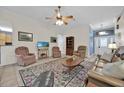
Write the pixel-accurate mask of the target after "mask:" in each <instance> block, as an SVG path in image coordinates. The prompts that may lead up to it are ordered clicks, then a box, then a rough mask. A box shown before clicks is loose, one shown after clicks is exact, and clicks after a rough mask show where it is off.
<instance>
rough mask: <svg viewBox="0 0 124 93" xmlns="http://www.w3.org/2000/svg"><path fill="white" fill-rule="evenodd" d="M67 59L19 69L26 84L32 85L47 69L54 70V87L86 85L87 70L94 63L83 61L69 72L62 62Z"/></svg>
mask: <svg viewBox="0 0 124 93" xmlns="http://www.w3.org/2000/svg"><path fill="white" fill-rule="evenodd" d="M66 59H67V58H61V59H57V60H55V61H51V62H48V63H44V64H40V65H36V66H32V67H29V68H25V69H22V70H19V73H20V76H21V78H22V80H23V83H24V86H28V87H30V86H32V85H33V83H34V81H35V80H36V79H37V77H38V76H39V75H40V74H41V73H43V72H45V71H52V72H54V84H53V87H82V86H84V80H85V79H86V78H87V72H88V70H90V69H91V68H92V67H93V65H94V63H93V62H88V61H83V62H82V63H81V65H79V66H76V67H75V68H74V69H73V70H71V71H70V72H68V71H67V70H68V68H67V67H64V66H63V65H62V62H63V61H65V60H66Z"/></svg>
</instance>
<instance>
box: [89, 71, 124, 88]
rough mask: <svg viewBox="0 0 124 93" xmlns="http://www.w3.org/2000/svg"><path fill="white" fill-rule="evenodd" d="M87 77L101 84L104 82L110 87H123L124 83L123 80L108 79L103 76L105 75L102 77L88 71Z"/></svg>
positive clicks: (99, 74)
mask: <svg viewBox="0 0 124 93" xmlns="http://www.w3.org/2000/svg"><path fill="white" fill-rule="evenodd" d="M88 76H89V77H91V78H94V79H96V80H99V81H101V82H105V83H107V84H110V85H112V86H116V87H124V81H123V80H120V79H116V78H113V77H109V76H105V75H102V74H101V73H98V72H96V71H89V72H88Z"/></svg>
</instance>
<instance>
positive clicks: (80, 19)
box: [0, 6, 124, 26]
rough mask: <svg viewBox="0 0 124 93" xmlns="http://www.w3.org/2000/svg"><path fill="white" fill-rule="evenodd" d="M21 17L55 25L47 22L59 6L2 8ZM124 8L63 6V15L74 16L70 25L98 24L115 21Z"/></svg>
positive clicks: (49, 21)
mask: <svg viewBox="0 0 124 93" xmlns="http://www.w3.org/2000/svg"><path fill="white" fill-rule="evenodd" d="M0 8H4V9H7V10H9V11H12V12H15V13H17V14H20V15H24V16H28V17H31V18H33V19H35V20H37V21H40V22H43V23H45V24H50V25H51V24H54V22H55V21H51V20H46V19H45V17H49V16H53V15H54V9H56V8H57V6H1V7H0ZM123 8H124V7H122V6H62V8H61V13H62V15H73V16H74V17H75V21H72V22H70V23H69V25H73V26H74V25H85V24H96V23H99V22H103V21H106V20H113V19H114V18H115V17H117V16H118V15H119V14H120V12H121V11H122V9H123Z"/></svg>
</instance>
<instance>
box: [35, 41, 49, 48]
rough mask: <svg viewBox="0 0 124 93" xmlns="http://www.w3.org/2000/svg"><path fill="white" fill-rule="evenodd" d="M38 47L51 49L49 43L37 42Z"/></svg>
mask: <svg viewBox="0 0 124 93" xmlns="http://www.w3.org/2000/svg"><path fill="white" fill-rule="evenodd" d="M37 47H38V48H42V47H49V42H43V41H39V42H37Z"/></svg>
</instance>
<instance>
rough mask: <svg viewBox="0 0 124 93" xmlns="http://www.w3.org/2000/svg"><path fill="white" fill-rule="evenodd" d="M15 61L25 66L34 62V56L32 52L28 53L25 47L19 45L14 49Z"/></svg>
mask: <svg viewBox="0 0 124 93" xmlns="http://www.w3.org/2000/svg"><path fill="white" fill-rule="evenodd" d="M15 53H16V57H17V63H18V64H19V65H22V66H27V65H30V64H33V63H35V62H36V57H35V55H34V54H32V53H29V50H28V48H27V47H24V46H21V47H18V48H16V50H15Z"/></svg>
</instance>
